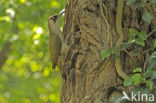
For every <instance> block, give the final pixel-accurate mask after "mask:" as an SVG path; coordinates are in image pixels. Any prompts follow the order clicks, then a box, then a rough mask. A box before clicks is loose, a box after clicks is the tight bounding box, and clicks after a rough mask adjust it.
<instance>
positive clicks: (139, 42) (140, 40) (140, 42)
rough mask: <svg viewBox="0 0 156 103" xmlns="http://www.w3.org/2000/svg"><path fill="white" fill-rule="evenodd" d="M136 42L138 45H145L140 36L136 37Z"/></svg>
mask: <svg viewBox="0 0 156 103" xmlns="http://www.w3.org/2000/svg"><path fill="white" fill-rule="evenodd" d="M136 43H137V44H138V45H141V46H145V42H144V40H143V39H141V38H137V39H136Z"/></svg>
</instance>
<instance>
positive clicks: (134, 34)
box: [129, 28, 139, 38]
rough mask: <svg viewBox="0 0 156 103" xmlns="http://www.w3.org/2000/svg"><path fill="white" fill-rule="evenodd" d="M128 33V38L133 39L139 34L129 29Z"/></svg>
mask: <svg viewBox="0 0 156 103" xmlns="http://www.w3.org/2000/svg"><path fill="white" fill-rule="evenodd" d="M129 33H130V37H133V38H135V37H136V35H137V34H139V32H138V31H137V30H135V29H133V28H131V29H129Z"/></svg>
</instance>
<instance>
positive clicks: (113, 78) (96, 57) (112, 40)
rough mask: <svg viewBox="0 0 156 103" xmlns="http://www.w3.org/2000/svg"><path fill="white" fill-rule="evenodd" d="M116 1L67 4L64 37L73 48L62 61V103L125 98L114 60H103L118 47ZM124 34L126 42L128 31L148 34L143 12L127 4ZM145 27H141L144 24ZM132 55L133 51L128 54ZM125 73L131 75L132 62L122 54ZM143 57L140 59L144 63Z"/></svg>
mask: <svg viewBox="0 0 156 103" xmlns="http://www.w3.org/2000/svg"><path fill="white" fill-rule="evenodd" d="M117 6H118V5H117V0H103V1H102V0H67V3H66V8H65V9H66V13H65V22H64V29H63V33H64V35H65V37H68V38H67V42H68V45H69V46H70V48H69V50H68V52H67V53H66V54H65V55H64V56H63V59H62V77H63V79H62V93H61V103H109V99H110V98H111V96H112V95H113V93H115V94H119V95H121V94H122V92H121V91H122V90H125V91H126V90H127V88H124V87H123V79H122V78H121V77H120V76H119V75H118V73H117V71H116V68H115V57H114V56H110V57H108V58H106V59H104V60H102V58H101V54H100V53H101V50H103V49H107V50H108V49H110V48H112V47H113V46H116V42H117V41H118V39H119V34H118V33H117V30H116V14H117ZM123 10H124V11H123V14H122V30H123V34H124V41H127V40H128V35H129V29H130V28H135V29H137V30H143V29H144V30H145V31H146V32H149V25H148V26H147V25H145V24H144V23H142V20H141V14H142V10H141V9H132V8H131V7H130V6H128V5H127V4H126V2H124V9H123ZM141 23H142V24H141ZM129 52H130V50H129ZM118 58H120V59H121V65H122V69H123V71H124V73H126V74H128V73H131V72H132V68H133V65H134V64H133V61H132V59H131V58H130V57H129V55H127V53H125V52H121V53H120V57H118ZM142 58H144V56H143V55H141V54H140V56H138V57H137V59H138V60H139V62H140V63H143V60H144V59H142Z"/></svg>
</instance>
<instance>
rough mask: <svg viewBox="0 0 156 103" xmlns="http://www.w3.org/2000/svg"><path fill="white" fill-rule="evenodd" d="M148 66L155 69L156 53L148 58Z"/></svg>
mask: <svg viewBox="0 0 156 103" xmlns="http://www.w3.org/2000/svg"><path fill="white" fill-rule="evenodd" d="M148 64H149V66H150V68H154V67H155V66H156V53H155V52H154V53H152V55H151V56H149V58H148Z"/></svg>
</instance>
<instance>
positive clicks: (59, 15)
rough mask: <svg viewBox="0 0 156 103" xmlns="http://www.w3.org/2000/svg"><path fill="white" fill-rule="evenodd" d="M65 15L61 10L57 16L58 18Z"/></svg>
mask: <svg viewBox="0 0 156 103" xmlns="http://www.w3.org/2000/svg"><path fill="white" fill-rule="evenodd" d="M64 13H65V9H63V10H62V11H61V12H60V13H59V14H58V15H57V16H58V18H60V17H61V16H62V15H63V14H64Z"/></svg>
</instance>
